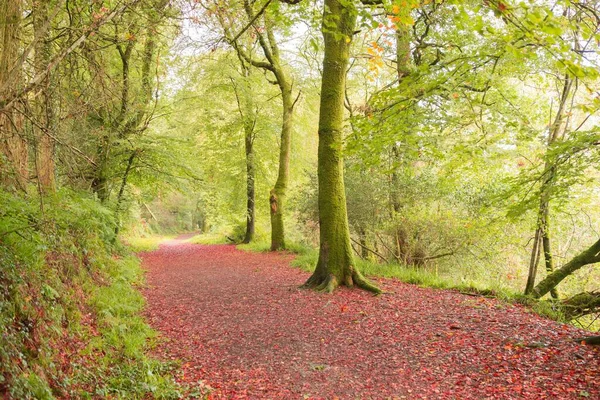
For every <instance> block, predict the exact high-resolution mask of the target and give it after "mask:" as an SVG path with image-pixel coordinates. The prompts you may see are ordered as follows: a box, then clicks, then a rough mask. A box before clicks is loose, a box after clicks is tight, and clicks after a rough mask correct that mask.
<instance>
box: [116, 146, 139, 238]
mask: <svg viewBox="0 0 600 400" xmlns="http://www.w3.org/2000/svg"><path fill="white" fill-rule="evenodd" d="M137 154H138V152H137V151H133V152H132V153H131V155H130V156H129V158H128V159H127V167H126V168H125V173H124V174H123V178H122V179H121V187H120V188H119V193H118V194H117V204H116V207H115V219H116V221H117V225H116V226H115V239H116V237H117V235H118V234H119V230H120V229H121V203H122V202H123V194H124V193H125V187H126V186H127V179H128V178H129V172H130V171H131V167H133V162H134V161H135V157H136V156H137Z"/></svg>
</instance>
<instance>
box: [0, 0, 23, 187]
mask: <svg viewBox="0 0 600 400" xmlns="http://www.w3.org/2000/svg"><path fill="white" fill-rule="evenodd" d="M21 5H22V0H3V1H2V3H1V4H0V6H1V9H0V22H1V24H0V29H1V30H3V32H2V46H1V48H2V55H1V57H0V87H3V88H5V92H4V93H2V96H1V97H2V98H11V97H13V96H14V95H15V94H16V93H18V91H19V89H20V86H21V85H22V75H23V74H22V71H21V69H20V66H19V65H17V61H18V58H19V48H20V35H21V14H22V12H21ZM14 105H15V103H11V105H9V106H5V109H4V110H2V112H0V140H1V141H0V147H1V150H2V152H3V153H4V156H5V157H6V160H7V162H8V165H2V164H0V172H1V175H2V178H1V179H2V183H3V184H4V185H5V186H7V187H16V188H18V189H21V190H23V191H26V190H27V182H28V180H29V168H28V163H29V159H28V158H29V157H28V154H29V151H28V150H29V148H28V144H27V141H26V140H25V138H24V132H23V115H22V114H21V113H20V112H19V111H17V110H16V109H15V107H14ZM0 163H2V161H0Z"/></svg>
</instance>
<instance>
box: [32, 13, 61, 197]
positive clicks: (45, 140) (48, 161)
mask: <svg viewBox="0 0 600 400" xmlns="http://www.w3.org/2000/svg"><path fill="white" fill-rule="evenodd" d="M48 18H49V17H48V3H47V2H45V1H42V2H38V3H37V4H36V7H35V9H34V14H33V25H34V35H35V39H36V45H35V60H34V61H35V63H34V64H35V73H36V75H42V74H44V73H45V71H46V69H47V68H48V66H49V64H50V59H51V55H52V54H51V51H52V50H51V47H50V42H49V39H50V30H49V29H48V26H47V25H48V23H49V21H48ZM40 86H42V88H43V89H42V92H41V93H40V95H39V96H38V98H37V100H36V107H35V108H36V114H37V115H36V117H37V120H38V123H37V124H35V126H34V134H35V138H36V163H35V165H36V170H37V179H38V182H39V187H40V191H41V192H42V194H48V193H53V192H54V191H55V189H56V184H55V164H54V140H53V139H52V135H53V134H54V132H55V123H56V121H55V111H54V104H53V95H52V93H53V90H54V85H53V74H52V73H51V72H50V73H48V74H46V76H45V78H44V80H43V81H41V83H40Z"/></svg>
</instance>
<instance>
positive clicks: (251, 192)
mask: <svg viewBox="0 0 600 400" xmlns="http://www.w3.org/2000/svg"><path fill="white" fill-rule="evenodd" d="M240 63H241V66H242V77H243V80H242V85H243V89H242V91H241V93H239V92H238V90H237V86H236V85H235V82H234V90H235V95H236V100H237V103H238V110H239V112H240V116H241V118H242V124H243V126H244V149H245V152H246V233H245V235H244V240H243V241H242V243H250V242H251V241H252V239H253V238H254V231H255V225H256V206H255V200H256V194H255V181H256V171H255V168H254V128H255V127H256V118H257V116H256V110H255V109H254V101H253V98H252V88H251V87H250V83H249V76H250V71H249V69H248V66H247V65H245V64H244V62H243V60H242V59H241V58H240Z"/></svg>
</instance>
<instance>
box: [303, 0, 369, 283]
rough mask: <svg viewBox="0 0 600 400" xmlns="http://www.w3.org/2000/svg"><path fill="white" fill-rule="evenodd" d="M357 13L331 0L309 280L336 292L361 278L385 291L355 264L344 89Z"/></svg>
mask: <svg viewBox="0 0 600 400" xmlns="http://www.w3.org/2000/svg"><path fill="white" fill-rule="evenodd" d="M356 14H357V11H356V9H355V7H354V6H353V5H352V3H351V2H347V1H343V2H341V1H340V0H325V5H324V12H323V25H322V29H321V31H322V33H323V37H324V39H325V55H324V59H323V78H322V83H321V105H320V111H319V154H318V181H319V194H318V202H319V225H320V236H319V239H320V246H319V260H318V261H317V266H316V268H315V271H314V273H313V274H312V276H311V277H310V278H309V279H308V280H307V281H306V283H305V286H306V287H311V288H315V289H317V290H323V291H327V292H332V291H333V290H335V288H336V287H337V286H339V285H346V286H352V285H354V284H356V285H357V286H359V287H361V288H364V289H367V290H370V291H373V292H376V293H379V292H380V289H379V288H377V287H376V286H374V285H373V284H371V283H370V282H368V281H367V280H366V279H365V278H364V277H363V276H362V275H361V274H360V272H359V271H358V270H357V269H356V267H355V265H354V260H353V255H352V246H351V245H350V230H349V228H348V215H347V211H346V194H345V189H344V165H343V156H342V130H343V122H344V89H345V85H346V70H347V68H348V60H349V56H350V54H349V53H350V43H351V40H352V35H353V32H354V27H355V24H356Z"/></svg>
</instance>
